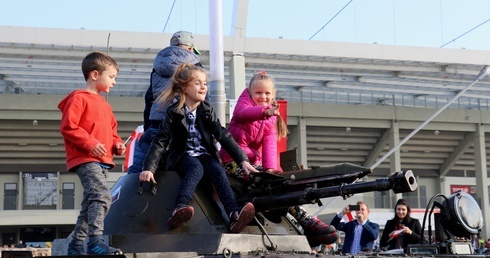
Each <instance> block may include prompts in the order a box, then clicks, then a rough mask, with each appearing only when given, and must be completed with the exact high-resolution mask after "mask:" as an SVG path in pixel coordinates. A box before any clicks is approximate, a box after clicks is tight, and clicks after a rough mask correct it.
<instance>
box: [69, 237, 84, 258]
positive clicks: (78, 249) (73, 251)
mask: <svg viewBox="0 0 490 258" xmlns="http://www.w3.org/2000/svg"><path fill="white" fill-rule="evenodd" d="M86 254H87V253H85V249H84V248H83V242H81V241H73V240H72V241H71V242H70V243H69V244H68V255H86Z"/></svg>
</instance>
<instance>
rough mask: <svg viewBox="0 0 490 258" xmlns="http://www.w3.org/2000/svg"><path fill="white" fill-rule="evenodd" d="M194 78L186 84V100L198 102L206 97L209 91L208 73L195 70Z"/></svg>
mask: <svg viewBox="0 0 490 258" xmlns="http://www.w3.org/2000/svg"><path fill="white" fill-rule="evenodd" d="M192 77H193V78H194V79H193V80H192V81H190V82H189V83H188V84H187V85H185V87H184V89H183V91H184V94H185V96H186V98H185V99H186V102H187V101H189V102H190V103H198V102H201V101H204V99H206V94H207V93H208V82H207V78H206V74H205V73H203V72H200V71H195V72H194V73H193V76H192Z"/></svg>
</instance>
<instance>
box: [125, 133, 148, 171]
mask: <svg viewBox="0 0 490 258" xmlns="http://www.w3.org/2000/svg"><path fill="white" fill-rule="evenodd" d="M143 132H144V129H143V125H140V126H138V127H136V129H135V130H134V131H133V133H132V134H131V136H129V139H128V140H127V141H128V143H126V144H127V145H126V157H125V158H124V165H123V169H122V170H123V172H126V171H128V168H129V167H130V166H131V165H133V155H134V145H135V144H136V141H138V140H139V138H140V137H141V135H142V134H143Z"/></svg>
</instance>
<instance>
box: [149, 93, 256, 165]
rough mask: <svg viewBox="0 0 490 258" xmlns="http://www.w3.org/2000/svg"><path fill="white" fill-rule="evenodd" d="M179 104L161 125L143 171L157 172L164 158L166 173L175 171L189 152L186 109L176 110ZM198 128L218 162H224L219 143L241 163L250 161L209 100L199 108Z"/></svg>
mask: <svg viewBox="0 0 490 258" xmlns="http://www.w3.org/2000/svg"><path fill="white" fill-rule="evenodd" d="M177 105H178V102H176V103H173V104H171V105H170V106H169V107H168V109H167V116H166V118H165V121H164V122H163V123H162V124H161V125H160V128H159V130H158V133H157V135H155V138H153V142H152V144H151V147H150V149H149V150H148V153H147V154H146V158H145V161H144V162H143V170H149V171H151V172H153V173H155V171H156V170H157V167H158V163H159V161H160V158H161V157H162V156H165V157H167V160H166V167H165V168H166V170H173V169H174V167H173V166H174V164H175V163H176V162H177V161H178V160H179V159H180V157H182V155H183V154H185V153H186V151H187V144H186V143H187V138H188V136H189V130H188V125H187V120H186V118H185V108H184V107H183V108H181V109H179V110H175V107H176V106H177ZM196 127H197V129H198V130H199V132H200V133H201V136H202V142H201V145H202V146H204V147H205V148H206V150H207V151H208V153H210V154H211V155H212V156H214V157H215V158H216V159H217V160H219V161H221V159H220V158H219V155H218V150H217V148H216V141H218V142H219V143H220V145H221V148H223V149H224V150H226V151H227V152H228V153H229V154H230V156H231V157H232V158H233V160H234V161H235V162H236V163H237V164H240V163H241V162H243V161H249V160H248V157H247V154H246V153H245V152H244V151H243V150H242V149H241V148H240V146H238V144H237V143H236V141H235V140H234V139H233V137H232V136H231V134H230V133H229V132H228V130H227V129H226V128H224V127H223V126H222V125H221V124H220V121H219V119H218V118H217V117H216V113H215V111H214V108H213V106H212V105H211V104H210V103H209V102H207V101H203V102H201V104H199V106H198V107H197V111H196Z"/></svg>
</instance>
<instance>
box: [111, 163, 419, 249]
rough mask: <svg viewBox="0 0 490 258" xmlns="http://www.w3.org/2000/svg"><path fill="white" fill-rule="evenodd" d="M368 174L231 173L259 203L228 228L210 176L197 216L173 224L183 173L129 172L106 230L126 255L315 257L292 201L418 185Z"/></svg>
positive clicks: (342, 169)
mask: <svg viewBox="0 0 490 258" xmlns="http://www.w3.org/2000/svg"><path fill="white" fill-rule="evenodd" d="M370 173H372V171H371V170H370V169H369V168H365V167H361V166H357V165H354V164H349V163H341V164H335V165H331V166H322V167H315V168H311V169H305V170H297V171H291V172H285V173H283V174H280V175H277V174H270V173H257V174H253V175H251V176H250V178H248V180H243V179H237V178H234V177H229V180H230V184H231V186H232V188H233V190H234V191H235V193H236V197H237V201H238V202H239V204H242V203H245V202H252V203H253V204H254V205H255V209H256V216H255V218H254V220H253V221H252V222H251V223H250V224H249V225H248V226H247V227H246V228H245V229H244V230H243V231H242V233H240V234H232V233H229V231H228V223H229V221H228V216H226V214H224V212H223V208H222V205H221V203H220V201H219V199H218V198H217V195H216V194H215V192H214V190H213V187H212V186H211V185H210V184H209V183H208V182H201V183H200V184H199V186H198V188H197V190H196V192H195V194H194V198H193V200H192V202H191V205H192V206H193V208H194V216H193V217H192V218H191V219H190V220H189V221H187V222H186V223H184V224H183V225H181V226H179V227H178V228H175V229H171V228H169V226H168V225H167V219H168V218H169V217H170V215H171V212H172V210H173V209H174V204H175V199H176V196H177V191H178V188H179V186H180V182H181V179H180V177H179V176H178V174H177V173H176V172H173V171H158V172H157V173H156V174H155V179H156V181H157V183H156V184H151V183H141V182H140V181H139V175H138V174H128V175H125V176H123V177H121V178H120V179H119V180H118V181H117V182H116V184H115V185H114V186H113V188H112V205H111V209H110V211H109V213H108V215H107V217H106V220H105V231H104V234H106V235H107V236H109V238H110V242H111V244H112V245H113V246H117V247H119V248H120V249H121V250H123V251H124V252H125V253H160V255H162V256H159V257H164V256H163V255H164V254H172V255H173V256H172V257H178V256H177V254H186V253H187V254H189V253H191V254H195V255H201V256H205V257H212V256H217V257H232V256H235V255H238V256H248V255H251V256H253V255H257V254H275V255H280V254H282V255H287V254H294V255H301V254H304V255H309V254H310V252H311V248H310V246H309V244H308V242H307V240H306V237H305V236H304V235H303V234H302V233H301V230H300V229H299V228H298V225H297V222H295V221H294V219H292V218H291V216H288V212H287V210H288V208H289V207H290V206H295V205H302V204H315V203H316V204H318V205H322V204H321V199H322V198H329V197H335V196H342V197H344V198H348V197H350V196H352V195H354V194H356V193H364V192H372V191H388V190H392V191H394V192H395V193H402V192H410V191H415V190H416V189H417V181H416V178H415V176H414V175H413V172H412V171H411V170H407V171H401V172H394V173H392V174H391V175H389V176H388V177H385V178H380V179H376V180H374V181H369V182H368V181H362V180H361V179H364V178H365V177H366V176H367V175H368V174H370ZM182 257H185V256H182ZM281 257H283V256H281ZM284 257H286V256H284Z"/></svg>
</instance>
